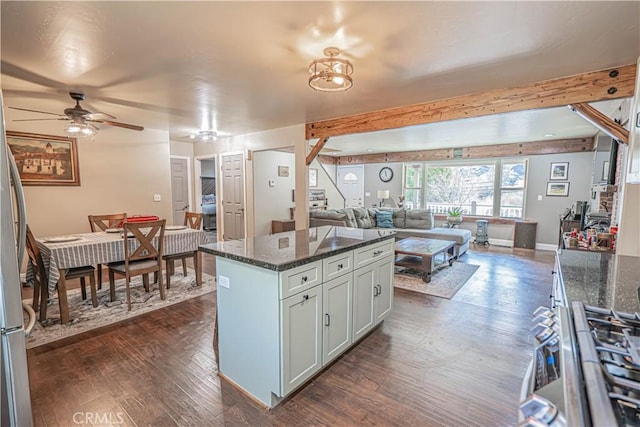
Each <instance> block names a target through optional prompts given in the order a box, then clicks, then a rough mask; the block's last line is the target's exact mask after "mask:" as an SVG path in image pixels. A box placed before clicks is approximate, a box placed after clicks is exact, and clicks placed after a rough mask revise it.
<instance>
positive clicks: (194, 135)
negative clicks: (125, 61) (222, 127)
mask: <svg viewBox="0 0 640 427" xmlns="http://www.w3.org/2000/svg"><path fill="white" fill-rule="evenodd" d="M217 137H218V133H217V132H215V131H212V130H201V131H198V132H191V133H190V134H189V138H190V139H197V140H198V141H201V142H213V141H215V140H216V139H217Z"/></svg>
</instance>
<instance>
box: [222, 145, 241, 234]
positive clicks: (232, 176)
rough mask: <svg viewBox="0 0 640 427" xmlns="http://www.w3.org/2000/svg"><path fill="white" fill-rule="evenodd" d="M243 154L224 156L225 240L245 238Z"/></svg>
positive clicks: (223, 206)
mask: <svg viewBox="0 0 640 427" xmlns="http://www.w3.org/2000/svg"><path fill="white" fill-rule="evenodd" d="M243 158H244V156H243V154H233V155H227V156H222V161H221V163H222V211H223V215H224V217H223V218H224V221H223V232H222V233H223V234H222V237H223V239H224V240H235V239H242V238H244V219H245V215H244V168H243V165H242V163H243Z"/></svg>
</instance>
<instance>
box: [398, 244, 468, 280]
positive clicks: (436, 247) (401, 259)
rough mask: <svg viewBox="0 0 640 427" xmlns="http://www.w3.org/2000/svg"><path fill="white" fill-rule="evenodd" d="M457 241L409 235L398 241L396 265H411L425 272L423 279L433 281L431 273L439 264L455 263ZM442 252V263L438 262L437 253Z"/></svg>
mask: <svg viewBox="0 0 640 427" xmlns="http://www.w3.org/2000/svg"><path fill="white" fill-rule="evenodd" d="M455 245H456V242H453V241H449V240H437V239H423V238H420V237H409V238H407V239H402V240H399V241H397V242H396V247H395V254H396V259H395V265H397V266H401V267H410V268H413V269H416V270H418V271H422V272H423V273H424V274H423V276H422V280H424V281H425V282H426V283H429V282H430V281H431V273H432V272H433V271H434V269H435V268H436V266H437V265H445V266H446V263H449V266H451V265H453V260H454V258H453V248H454V246H455ZM438 254H442V256H443V260H442V263H436V255H438Z"/></svg>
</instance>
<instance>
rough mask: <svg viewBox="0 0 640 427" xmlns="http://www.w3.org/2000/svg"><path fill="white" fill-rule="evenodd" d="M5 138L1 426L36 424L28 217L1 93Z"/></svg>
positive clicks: (1, 155) (1, 154) (0, 198)
mask: <svg viewBox="0 0 640 427" xmlns="http://www.w3.org/2000/svg"><path fill="white" fill-rule="evenodd" d="M0 138H1V139H0V333H1V341H2V343H1V344H2V345H0V360H1V361H2V366H1V369H2V377H1V381H2V382H1V383H0V404H1V407H0V423H1V425H2V426H9V425H11V426H31V425H33V417H32V414H31V397H30V395H29V374H28V370H27V348H26V340H25V327H24V317H23V304H22V290H21V283H20V268H19V266H20V265H22V258H23V256H24V245H25V237H26V215H25V205H24V195H23V193H22V186H21V184H20V177H19V176H18V173H17V172H18V171H17V168H16V165H15V162H14V159H13V156H12V155H11V152H10V150H9V147H8V146H7V141H6V134H5V123H4V103H3V99H2V93H0ZM10 177H11V178H13V179H11V178H10ZM25 308H27V309H28V307H25ZM30 313H31V316H33V317H32V318H31V320H30V321H29V323H28V324H31V325H32V324H33V321H35V313H33V311H32V310H31V311H30ZM27 329H29V327H27Z"/></svg>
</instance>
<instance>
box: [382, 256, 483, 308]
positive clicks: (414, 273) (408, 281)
mask: <svg viewBox="0 0 640 427" xmlns="http://www.w3.org/2000/svg"><path fill="white" fill-rule="evenodd" d="M478 268H480V266H479V265H473V264H466V263H464V262H459V261H455V262H454V263H453V265H452V266H451V267H448V266H447V267H444V266H441V267H440V268H437V269H436V271H434V272H433V273H432V275H431V282H429V283H425V282H424V281H423V280H422V274H423V273H422V272H421V271H418V270H414V269H411V268H403V267H395V271H396V273H395V274H394V275H393V285H394V286H395V287H397V288H401V289H406V290H409V291H413V292H419V293H422V294H427V295H432V296H436V297H440V298H447V299H451V298H453V296H454V295H455V294H456V292H458V291H459V290H460V289H461V288H462V287H463V286H464V285H465V284H466V283H467V281H468V280H469V279H470V278H471V276H473V274H474V273H475V272H476V271H477V270H478Z"/></svg>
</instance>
